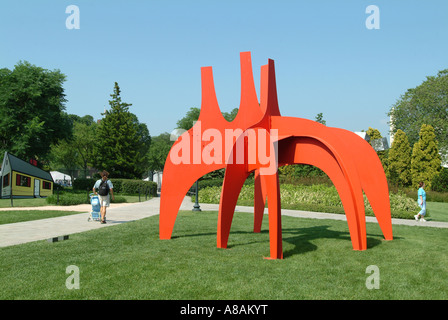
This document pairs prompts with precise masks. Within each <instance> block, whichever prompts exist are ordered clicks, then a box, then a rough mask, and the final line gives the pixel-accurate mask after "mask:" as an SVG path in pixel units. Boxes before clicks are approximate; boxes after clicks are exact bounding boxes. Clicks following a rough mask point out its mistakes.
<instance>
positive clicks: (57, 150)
mask: <svg viewBox="0 0 448 320" xmlns="http://www.w3.org/2000/svg"><path fill="white" fill-rule="evenodd" d="M68 117H69V118H70V120H71V122H72V126H73V135H72V137H70V138H69V139H66V140H62V141H60V142H59V143H58V144H56V145H53V146H52V148H51V153H50V168H52V169H56V170H59V171H63V172H66V173H67V174H69V175H70V176H71V177H72V180H73V178H74V173H75V172H76V171H77V170H78V169H79V168H82V169H83V175H84V177H86V176H87V169H88V167H89V166H92V161H93V150H94V147H95V144H96V137H95V133H96V126H97V124H96V122H95V121H94V120H93V117H92V116H89V115H87V116H84V117H79V116H77V115H74V114H69V115H68Z"/></svg>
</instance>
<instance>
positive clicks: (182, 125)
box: [176, 107, 238, 130]
mask: <svg viewBox="0 0 448 320" xmlns="http://www.w3.org/2000/svg"><path fill="white" fill-rule="evenodd" d="M200 113H201V109H199V108H196V107H191V108H190V110H188V111H187V114H186V115H185V116H184V117H183V118H182V119H180V120H179V121H177V123H176V125H177V128H179V129H184V130H190V129H191V128H192V127H193V124H194V122H195V121H198V119H199V114H200ZM221 113H222V116H223V117H224V119H226V120H227V121H229V122H230V121H233V119H235V117H236V115H237V114H238V108H234V109H232V111H230V112H221Z"/></svg>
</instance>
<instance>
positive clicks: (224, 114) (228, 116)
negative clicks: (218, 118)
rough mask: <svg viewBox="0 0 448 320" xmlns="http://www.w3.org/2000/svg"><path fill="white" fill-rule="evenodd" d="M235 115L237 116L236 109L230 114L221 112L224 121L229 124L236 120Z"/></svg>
mask: <svg viewBox="0 0 448 320" xmlns="http://www.w3.org/2000/svg"><path fill="white" fill-rule="evenodd" d="M237 114H238V108H234V109H232V111H230V112H222V115H223V117H224V119H226V120H227V121H229V122H230V121H233V120H234V119H235V118H236V115H237Z"/></svg>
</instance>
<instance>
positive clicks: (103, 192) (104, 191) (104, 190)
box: [98, 180, 109, 196]
mask: <svg viewBox="0 0 448 320" xmlns="http://www.w3.org/2000/svg"><path fill="white" fill-rule="evenodd" d="M98 194H99V195H100V196H107V195H108V194H109V185H108V184H107V180H106V181H101V183H100V187H99V188H98Z"/></svg>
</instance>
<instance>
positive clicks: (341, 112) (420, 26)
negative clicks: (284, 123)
mask: <svg viewBox="0 0 448 320" xmlns="http://www.w3.org/2000/svg"><path fill="white" fill-rule="evenodd" d="M70 5H75V6H76V7H77V8H78V9H79V15H77V16H76V15H73V14H74V11H71V10H68V11H67V12H66V10H67V7H68V6H70ZM370 5H374V6H376V8H377V9H378V10H377V11H375V12H373V11H367V12H366V9H367V8H368V7H369V6H370ZM373 14H375V16H373ZM73 18H79V20H74V19H73ZM372 19H373V20H372ZM67 20H68V21H67ZM75 21H79V28H71V27H70V26H71V25H73V23H74V22H75ZM366 21H367V24H368V25H369V26H370V28H368V27H367V26H366ZM67 22H68V26H69V27H67ZM372 23H373V24H375V27H376V28H372V27H371V25H372ZM245 51H250V52H251V56H252V67H253V72H254V79H255V86H256V89H257V94H258V95H259V87H260V85H259V81H260V67H261V66H262V65H264V64H267V61H268V59H273V60H274V61H275V71H276V81H277V93H278V101H279V107H280V112H281V114H282V115H283V116H291V117H299V118H307V119H311V120H314V119H315V117H316V115H317V114H318V113H323V118H324V120H325V121H326V123H327V125H328V126H331V127H338V128H343V129H346V130H350V131H361V130H364V131H367V129H368V128H369V127H372V128H375V129H378V130H379V131H380V132H381V134H382V135H383V136H386V137H388V136H389V125H388V121H389V117H388V116H387V113H388V112H389V110H390V108H391V107H392V105H393V104H394V103H395V102H396V101H397V100H398V99H399V98H400V96H401V95H402V94H404V93H405V92H406V91H407V90H408V89H410V88H414V87H416V86H418V85H420V84H421V83H422V82H423V81H424V80H425V79H426V77H427V76H431V75H436V74H437V72H438V71H440V70H443V69H447V68H448V1H447V0H427V1H413V0H407V1H405V0H393V1H392V0H386V1H380V0H369V1H364V0H344V1H334V0H332V1H331V0H328V1H325V0H314V1H300V0H295V1H292V0H291V1H286V0H279V1H263V0H258V1H253V0H239V1H234V0H226V1H215V0H207V1H199V0H197V1H196V0H194V1H193V0H192V1H167V0H163V1H161V0H158V1H155V0H154V1H153V0H145V1H144V0H128V1H123V0H120V1H115V0H107V1H106V0H94V1H92V0H90V1H87V0H70V1H64V0H39V1H35V0H34V1H31V0H27V1H25V0H14V1H12V0H1V2H0V68H8V69H10V70H12V69H13V68H14V66H15V65H16V64H17V63H18V62H19V61H28V62H30V63H31V64H34V65H37V66H40V67H42V68H45V69H49V70H55V69H59V70H60V71H61V72H62V73H64V74H65V75H66V76H67V80H66V82H65V83H64V90H65V94H66V99H67V102H66V104H65V107H66V110H65V111H66V112H67V113H69V114H77V115H79V116H84V115H91V116H93V117H94V119H100V118H101V117H102V116H101V113H103V112H104V110H105V108H109V104H108V101H109V100H110V98H111V97H110V94H111V93H112V91H113V87H114V82H118V84H119V86H120V89H121V97H122V101H124V102H127V103H131V104H132V106H131V107H130V111H131V112H132V113H134V114H136V115H137V117H138V119H139V121H140V122H142V123H146V125H147V127H148V129H149V131H150V134H151V136H157V135H159V134H161V133H163V132H172V131H173V130H174V129H175V128H176V122H177V121H178V120H179V119H181V118H182V117H183V116H185V114H186V113H187V111H188V110H189V109H190V108H191V107H198V108H199V107H200V106H201V79H200V71H201V67H204V66H212V67H213V76H214V81H215V90H216V94H217V99H218V103H219V105H220V108H221V111H226V112H229V111H231V110H232V109H233V108H236V107H238V106H239V102H240V101H239V100H240V69H239V68H240V61H239V53H240V52H245Z"/></svg>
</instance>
